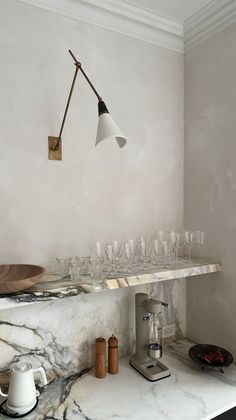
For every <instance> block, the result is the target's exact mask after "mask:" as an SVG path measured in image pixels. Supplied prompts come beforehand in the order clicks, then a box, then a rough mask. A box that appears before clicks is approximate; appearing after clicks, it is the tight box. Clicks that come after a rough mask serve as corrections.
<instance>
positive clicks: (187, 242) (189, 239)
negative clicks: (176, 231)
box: [183, 230, 193, 260]
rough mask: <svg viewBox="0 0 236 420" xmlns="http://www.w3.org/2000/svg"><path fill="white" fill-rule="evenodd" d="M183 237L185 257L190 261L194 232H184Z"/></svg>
mask: <svg viewBox="0 0 236 420" xmlns="http://www.w3.org/2000/svg"><path fill="white" fill-rule="evenodd" d="M183 236H184V250H185V256H186V257H187V258H188V259H189V260H191V253H192V244H193V232H190V231H189V230H185V231H184V232H183Z"/></svg>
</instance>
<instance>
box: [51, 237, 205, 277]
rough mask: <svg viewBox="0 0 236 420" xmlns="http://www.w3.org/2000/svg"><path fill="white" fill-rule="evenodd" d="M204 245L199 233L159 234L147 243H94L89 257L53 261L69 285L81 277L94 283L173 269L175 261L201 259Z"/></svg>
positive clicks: (143, 240) (136, 240) (145, 239)
mask: <svg viewBox="0 0 236 420" xmlns="http://www.w3.org/2000/svg"><path fill="white" fill-rule="evenodd" d="M204 245H205V233H204V232H201V231H199V230H197V231H188V230H183V231H181V232H177V231H171V232H165V231H163V230H159V231H158V232H157V234H156V235H155V237H154V238H151V239H147V238H144V237H140V238H137V239H129V240H127V241H117V240H114V241H112V242H106V243H103V242H101V241H97V242H95V243H94V244H93V245H92V252H91V256H76V257H75V259H72V258H57V263H58V269H59V275H60V277H62V278H64V277H67V276H68V275H70V276H71V279H72V281H74V282H79V281H80V280H82V278H83V276H87V277H88V276H90V277H91V279H94V280H96V279H102V278H104V277H107V276H114V275H119V274H121V273H125V272H127V273H129V272H131V271H133V272H137V271H146V270H147V269H148V268H149V269H150V266H151V265H153V266H156V267H157V268H174V267H176V266H177V265H178V259H179V257H182V258H186V259H188V260H191V259H192V254H194V256H195V257H197V258H201V257H202V250H203V247H204ZM83 281H84V279H83Z"/></svg>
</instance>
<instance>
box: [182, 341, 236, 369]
mask: <svg viewBox="0 0 236 420" xmlns="http://www.w3.org/2000/svg"><path fill="white" fill-rule="evenodd" d="M217 351H219V352H220V354H221V355H222V356H223V359H224V362H220V361H218V362H217V361H214V362H213V363H207V361H205V360H202V359H201V358H202V356H204V355H206V354H208V353H211V352H213V353H215V352H217ZM189 357H190V358H191V359H192V360H193V361H194V362H196V363H197V364H199V365H200V366H201V367H202V368H211V369H217V370H220V371H221V372H222V371H223V368H224V367H228V366H229V365H231V363H232V362H233V356H232V354H231V353H229V352H228V351H227V350H225V349H224V348H223V347H219V346H214V345H213V344H196V345H195V346H192V347H191V348H190V349H189Z"/></svg>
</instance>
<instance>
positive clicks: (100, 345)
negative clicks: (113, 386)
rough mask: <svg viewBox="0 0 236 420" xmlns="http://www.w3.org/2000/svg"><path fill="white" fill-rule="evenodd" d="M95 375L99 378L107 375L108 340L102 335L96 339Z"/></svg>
mask: <svg viewBox="0 0 236 420" xmlns="http://www.w3.org/2000/svg"><path fill="white" fill-rule="evenodd" d="M95 376H96V377H97V378H105V376H106V340H105V338H101V337H99V338H96V340H95Z"/></svg>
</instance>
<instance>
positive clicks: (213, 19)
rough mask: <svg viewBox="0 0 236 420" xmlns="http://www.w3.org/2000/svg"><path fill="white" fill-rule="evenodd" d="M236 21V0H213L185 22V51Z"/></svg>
mask: <svg viewBox="0 0 236 420" xmlns="http://www.w3.org/2000/svg"><path fill="white" fill-rule="evenodd" d="M235 21H236V1H235V0H213V1H211V2H210V3H209V4H208V5H207V6H206V7H204V8H203V9H201V10H200V11H199V12H198V13H196V14H195V15H194V16H192V17H191V18H189V19H188V20H187V21H186V22H185V23H184V51H185V53H186V52H188V51H190V50H191V49H192V48H195V47H196V46H197V45H199V44H200V43H202V42H203V41H204V40H205V39H207V38H208V37H209V36H211V35H214V34H216V33H218V32H220V31H221V30H222V29H224V28H226V27H227V26H229V25H230V24H231V23H233V22H235Z"/></svg>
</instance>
